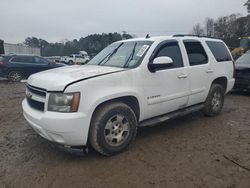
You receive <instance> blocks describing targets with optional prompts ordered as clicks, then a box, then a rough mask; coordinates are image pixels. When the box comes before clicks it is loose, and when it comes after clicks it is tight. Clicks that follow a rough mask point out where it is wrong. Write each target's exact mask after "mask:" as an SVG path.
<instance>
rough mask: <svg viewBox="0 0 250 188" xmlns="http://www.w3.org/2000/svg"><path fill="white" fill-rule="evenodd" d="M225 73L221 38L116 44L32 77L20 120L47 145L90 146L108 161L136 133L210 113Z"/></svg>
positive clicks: (225, 85) (228, 68)
mask: <svg viewBox="0 0 250 188" xmlns="http://www.w3.org/2000/svg"><path fill="white" fill-rule="evenodd" d="M233 75H234V65H233V61H232V56H231V54H230V51H229V49H228V48H227V47H226V45H225V43H224V42H222V41H221V40H216V39H210V38H203V37H194V36H192V37H190V36H184V35H175V36H170V37H153V38H146V39H145V38H143V39H131V40H124V41H120V42H116V43H113V44H111V45H110V46H108V47H107V48H105V49H104V50H103V51H101V52H100V53H99V54H98V55H96V56H95V57H94V58H93V59H92V60H91V61H90V62H89V63H88V64H87V65H84V66H71V67H66V68H59V69H57V70H56V71H53V70H49V71H45V72H41V73H37V74H34V75H32V76H31V77H30V78H29V79H28V85H27V93H26V96H27V97H26V99H24V101H23V103H22V105H23V111H24V117H25V118H26V119H27V121H28V122H29V124H30V125H31V127H33V129H34V130H35V131H36V132H37V133H38V134H40V135H41V136H43V137H44V138H46V139H48V140H50V141H53V142H57V143H60V144H63V145H66V146H69V147H71V146H72V147H74V146H86V145H87V143H90V144H91V145H92V146H93V148H94V149H95V150H96V151H98V152H99V153H101V154H103V155H114V154H117V153H119V152H122V151H124V150H126V149H127V148H128V147H129V145H130V144H131V143H132V142H133V140H134V139H135V137H136V133H137V128H138V127H143V126H152V125H155V124H158V123H160V122H163V121H165V120H169V119H171V118H175V117H178V116H182V115H185V114H187V113H190V112H193V111H197V110H203V111H204V113H205V114H206V115H207V116H215V115H218V114H219V113H220V112H221V110H222V107H223V104H224V95H225V94H226V93H227V92H228V91H230V90H231V89H232V88H233V85H234V82H235V80H234V77H233ZM54 77H56V78H58V79H56V80H55V79H54ZM48 91H49V92H48ZM33 95H34V96H33Z"/></svg>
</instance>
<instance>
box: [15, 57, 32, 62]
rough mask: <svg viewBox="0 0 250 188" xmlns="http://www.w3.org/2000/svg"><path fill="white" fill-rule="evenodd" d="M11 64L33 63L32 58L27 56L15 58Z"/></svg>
mask: <svg viewBox="0 0 250 188" xmlns="http://www.w3.org/2000/svg"><path fill="white" fill-rule="evenodd" d="M11 62H13V63H33V60H32V57H29V56H16V57H13V58H12V59H11Z"/></svg>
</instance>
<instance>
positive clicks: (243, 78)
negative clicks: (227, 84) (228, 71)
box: [234, 51, 250, 91]
mask: <svg viewBox="0 0 250 188" xmlns="http://www.w3.org/2000/svg"><path fill="white" fill-rule="evenodd" d="M235 68H236V74H235V85H234V89H237V90H245V91H250V51H248V52H247V53H245V54H244V55H242V56H241V57H240V58H239V59H237V60H236V63H235Z"/></svg>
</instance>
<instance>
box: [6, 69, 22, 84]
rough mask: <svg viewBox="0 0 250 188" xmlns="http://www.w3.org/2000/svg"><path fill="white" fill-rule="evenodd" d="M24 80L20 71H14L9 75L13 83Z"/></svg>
mask: <svg viewBox="0 0 250 188" xmlns="http://www.w3.org/2000/svg"><path fill="white" fill-rule="evenodd" d="M22 78H23V75H22V73H21V72H18V71H12V72H10V73H9V75H8V79H9V80H10V81H12V82H20V81H21V80H22Z"/></svg>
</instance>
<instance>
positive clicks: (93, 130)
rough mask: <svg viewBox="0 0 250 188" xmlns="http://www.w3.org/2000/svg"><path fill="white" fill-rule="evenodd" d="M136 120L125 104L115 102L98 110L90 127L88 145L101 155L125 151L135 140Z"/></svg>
mask: <svg viewBox="0 0 250 188" xmlns="http://www.w3.org/2000/svg"><path fill="white" fill-rule="evenodd" d="M136 132H137V119H136V116H135V113H134V112H133V110H132V109H131V108H130V107H129V106H127V105H126V104H123V103H120V102H115V103H109V104H106V105H104V106H102V107H101V108H99V109H98V110H97V111H96V112H95V114H94V117H93V119H92V122H91V127H90V135H89V136H90V144H91V145H92V147H93V148H94V149H95V150H96V151H97V152H99V153H101V154H102V155H106V156H110V155H114V154H117V153H120V152H122V151H124V150H126V149H127V148H128V147H129V145H130V144H131V143H132V142H133V140H134V139H135V136H136Z"/></svg>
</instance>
